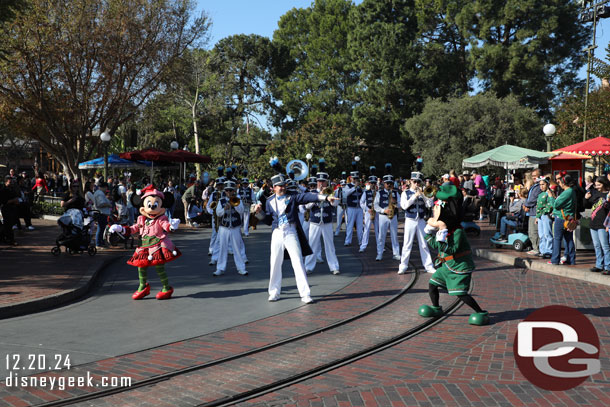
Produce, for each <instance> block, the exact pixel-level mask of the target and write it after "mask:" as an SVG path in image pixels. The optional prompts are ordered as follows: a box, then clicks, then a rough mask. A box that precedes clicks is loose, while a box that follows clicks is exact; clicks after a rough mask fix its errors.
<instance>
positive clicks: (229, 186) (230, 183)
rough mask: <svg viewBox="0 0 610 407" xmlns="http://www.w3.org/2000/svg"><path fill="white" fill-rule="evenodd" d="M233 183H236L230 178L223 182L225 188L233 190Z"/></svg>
mask: <svg viewBox="0 0 610 407" xmlns="http://www.w3.org/2000/svg"><path fill="white" fill-rule="evenodd" d="M235 185H236V184H235V181H233V180H230V179H228V180H226V181H225V182H224V186H225V189H229V190H234V189H235Z"/></svg>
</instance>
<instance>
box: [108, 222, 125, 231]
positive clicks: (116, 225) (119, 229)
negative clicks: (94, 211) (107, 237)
mask: <svg viewBox="0 0 610 407" xmlns="http://www.w3.org/2000/svg"><path fill="white" fill-rule="evenodd" d="M108 230H109V231H110V233H125V230H124V229H123V226H121V225H118V224H115V225H111V226H110V228H109V229H108Z"/></svg>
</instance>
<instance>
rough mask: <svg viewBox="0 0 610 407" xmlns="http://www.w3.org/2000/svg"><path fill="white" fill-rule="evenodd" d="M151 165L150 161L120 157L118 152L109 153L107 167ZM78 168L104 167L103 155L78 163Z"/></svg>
mask: <svg viewBox="0 0 610 407" xmlns="http://www.w3.org/2000/svg"><path fill="white" fill-rule="evenodd" d="M151 165H152V163H151V162H150V161H131V160H126V159H124V158H120V157H119V156H118V154H110V155H109V156H108V167H112V168H136V167H150V166H151ZM78 168H79V169H81V170H91V169H98V168H104V157H98V158H94V159H93V160H89V161H85V162H82V163H79V164H78Z"/></svg>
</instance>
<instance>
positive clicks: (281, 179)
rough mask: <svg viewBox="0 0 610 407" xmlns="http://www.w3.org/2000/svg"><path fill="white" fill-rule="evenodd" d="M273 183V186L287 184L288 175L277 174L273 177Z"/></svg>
mask: <svg viewBox="0 0 610 407" xmlns="http://www.w3.org/2000/svg"><path fill="white" fill-rule="evenodd" d="M271 183H272V184H273V186H274V187H275V186H278V185H279V186H285V185H286V176H285V175H284V174H276V175H274V176H273V177H271Z"/></svg>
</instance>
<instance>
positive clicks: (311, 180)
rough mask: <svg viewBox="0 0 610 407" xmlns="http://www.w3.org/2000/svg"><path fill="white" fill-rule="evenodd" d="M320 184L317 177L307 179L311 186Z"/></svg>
mask: <svg viewBox="0 0 610 407" xmlns="http://www.w3.org/2000/svg"><path fill="white" fill-rule="evenodd" d="M317 182H318V179H317V178H316V177H309V178H307V183H308V184H309V185H316V184H317Z"/></svg>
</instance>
